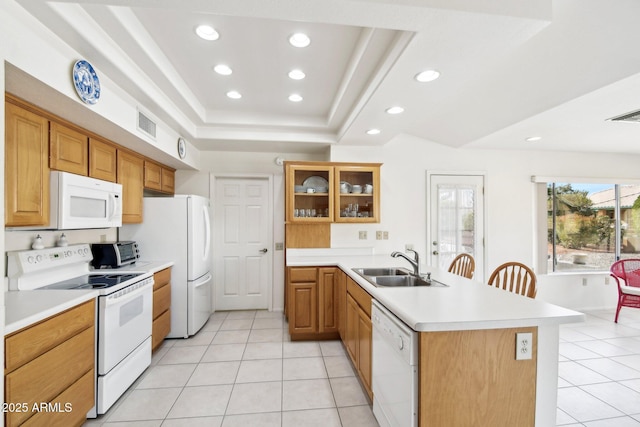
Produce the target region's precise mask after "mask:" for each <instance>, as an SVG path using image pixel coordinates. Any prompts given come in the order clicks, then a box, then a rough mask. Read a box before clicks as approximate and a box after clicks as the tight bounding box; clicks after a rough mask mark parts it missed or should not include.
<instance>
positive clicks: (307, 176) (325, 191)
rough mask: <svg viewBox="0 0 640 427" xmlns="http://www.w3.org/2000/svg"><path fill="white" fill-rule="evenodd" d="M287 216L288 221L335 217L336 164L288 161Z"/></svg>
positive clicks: (330, 218) (286, 166)
mask: <svg viewBox="0 0 640 427" xmlns="http://www.w3.org/2000/svg"><path fill="white" fill-rule="evenodd" d="M285 172H286V179H287V185H286V192H287V197H286V209H287V212H286V220H287V221H288V222H312V223H313V222H332V221H333V212H334V208H333V185H334V184H333V179H334V175H333V166H329V165H322V164H299V165H291V164H286V165H285Z"/></svg>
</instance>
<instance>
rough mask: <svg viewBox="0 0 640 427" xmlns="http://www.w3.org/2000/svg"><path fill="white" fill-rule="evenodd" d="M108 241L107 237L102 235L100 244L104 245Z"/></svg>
mask: <svg viewBox="0 0 640 427" xmlns="http://www.w3.org/2000/svg"><path fill="white" fill-rule="evenodd" d="M106 241H107V235H106V234H101V235H100V243H104V242H106Z"/></svg>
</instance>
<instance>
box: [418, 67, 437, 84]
mask: <svg viewBox="0 0 640 427" xmlns="http://www.w3.org/2000/svg"><path fill="white" fill-rule="evenodd" d="M438 77H440V72H438V71H436V70H426V71H423V72H421V73H418V74H416V77H415V79H416V80H417V81H419V82H420V83H426V82H432V81H434V80H435V79H437V78H438Z"/></svg>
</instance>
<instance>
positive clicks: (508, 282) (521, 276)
mask: <svg viewBox="0 0 640 427" xmlns="http://www.w3.org/2000/svg"><path fill="white" fill-rule="evenodd" d="M536 281H537V279H536V275H535V273H534V272H533V271H532V270H531V269H530V268H529V267H527V266H526V265H524V264H521V263H519V262H505V263H504V264H502V265H501V266H499V267H498V268H496V269H495V270H494V271H493V273H491V277H489V283H488V284H489V286H494V287H496V288H500V289H504V290H505V291H509V292H514V293H517V294H520V295H524V296H527V297H529V298H535V297H536V292H537V289H536Z"/></svg>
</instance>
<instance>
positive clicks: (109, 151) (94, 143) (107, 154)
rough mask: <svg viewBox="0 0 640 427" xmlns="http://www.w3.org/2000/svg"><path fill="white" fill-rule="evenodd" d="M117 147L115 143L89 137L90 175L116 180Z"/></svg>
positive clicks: (106, 179)
mask: <svg viewBox="0 0 640 427" xmlns="http://www.w3.org/2000/svg"><path fill="white" fill-rule="evenodd" d="M116 153H117V148H116V146H115V145H113V144H109V143H108V142H104V141H100V140H99V139H96V138H89V176H90V177H92V178H96V179H103V180H105V181H111V182H116V180H117V179H118V176H117V174H116V165H117V155H116Z"/></svg>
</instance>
